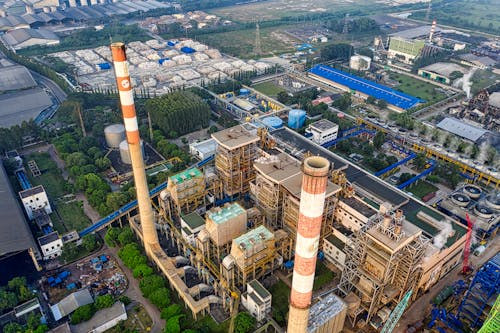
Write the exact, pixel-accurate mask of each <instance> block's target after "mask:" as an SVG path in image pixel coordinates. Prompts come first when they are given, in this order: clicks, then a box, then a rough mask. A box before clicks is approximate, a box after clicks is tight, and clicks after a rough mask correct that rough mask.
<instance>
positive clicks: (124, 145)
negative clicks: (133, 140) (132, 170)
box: [120, 140, 144, 164]
mask: <svg viewBox="0 0 500 333" xmlns="http://www.w3.org/2000/svg"><path fill="white" fill-rule="evenodd" d="M141 150H142V156H143V158H144V143H143V141H142V140H141ZM120 158H121V160H122V163H124V164H132V159H131V158H130V151H129V149H128V142H127V140H123V141H122V142H120Z"/></svg>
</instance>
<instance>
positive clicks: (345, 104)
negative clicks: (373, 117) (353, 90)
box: [332, 93, 352, 111]
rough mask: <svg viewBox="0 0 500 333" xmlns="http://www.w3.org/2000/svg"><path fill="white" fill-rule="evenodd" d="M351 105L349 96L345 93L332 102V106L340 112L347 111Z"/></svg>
mask: <svg viewBox="0 0 500 333" xmlns="http://www.w3.org/2000/svg"><path fill="white" fill-rule="evenodd" d="M351 104H352V99H351V94H349V93H345V94H343V95H342V97H341V98H339V99H336V100H335V101H333V103H332V105H333V106H334V107H336V108H338V109H339V110H340V111H347V109H349V107H350V106H351Z"/></svg>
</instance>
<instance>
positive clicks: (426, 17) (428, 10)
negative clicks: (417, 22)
mask: <svg viewBox="0 0 500 333" xmlns="http://www.w3.org/2000/svg"><path fill="white" fill-rule="evenodd" d="M431 9H432V1H429V6H428V7H427V12H426V13H425V20H426V21H429V17H430V16H431Z"/></svg>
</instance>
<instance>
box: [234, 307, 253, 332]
mask: <svg viewBox="0 0 500 333" xmlns="http://www.w3.org/2000/svg"><path fill="white" fill-rule="evenodd" d="M256 323H257V321H256V320H255V318H254V317H252V316H251V315H250V314H249V313H248V312H240V313H238V314H237V315H236V318H235V320H234V332H235V333H250V332H251V331H253V330H254V328H255V324H256Z"/></svg>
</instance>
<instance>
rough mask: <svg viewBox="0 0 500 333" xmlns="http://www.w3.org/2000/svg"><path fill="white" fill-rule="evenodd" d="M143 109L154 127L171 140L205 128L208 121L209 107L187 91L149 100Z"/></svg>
mask: <svg viewBox="0 0 500 333" xmlns="http://www.w3.org/2000/svg"><path fill="white" fill-rule="evenodd" d="M145 109H146V111H147V112H149V114H150V115H151V120H152V121H153V124H154V125H155V127H157V128H158V129H160V130H161V131H162V132H163V133H164V134H165V135H167V136H169V137H171V138H175V137H177V136H178V135H183V134H186V133H189V132H192V131H195V130H198V129H201V128H202V127H207V126H208V124H209V120H210V107H209V106H208V105H207V103H206V102H204V101H203V100H202V99H201V98H200V97H199V96H198V95H195V94H194V93H192V92H189V91H176V92H173V93H170V94H166V95H163V96H161V97H156V98H152V99H149V100H147V101H146V102H145Z"/></svg>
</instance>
